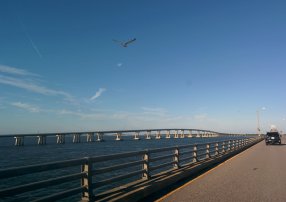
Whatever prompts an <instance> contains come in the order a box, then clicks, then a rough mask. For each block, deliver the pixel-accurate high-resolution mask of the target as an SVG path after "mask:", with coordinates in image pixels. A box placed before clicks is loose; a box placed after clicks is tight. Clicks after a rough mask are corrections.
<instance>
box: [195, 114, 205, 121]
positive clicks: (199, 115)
mask: <svg viewBox="0 0 286 202" xmlns="http://www.w3.org/2000/svg"><path fill="white" fill-rule="evenodd" d="M194 119H195V120H197V121H206V120H207V119H208V115H207V114H197V115H195V116H194Z"/></svg>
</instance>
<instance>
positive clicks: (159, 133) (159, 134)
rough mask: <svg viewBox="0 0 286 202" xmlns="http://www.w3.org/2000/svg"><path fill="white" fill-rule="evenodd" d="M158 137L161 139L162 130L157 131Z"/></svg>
mask: <svg viewBox="0 0 286 202" xmlns="http://www.w3.org/2000/svg"><path fill="white" fill-rule="evenodd" d="M156 139H161V131H157V133H156Z"/></svg>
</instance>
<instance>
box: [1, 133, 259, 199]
mask: <svg viewBox="0 0 286 202" xmlns="http://www.w3.org/2000/svg"><path fill="white" fill-rule="evenodd" d="M209 140H211V139H209ZM261 140H262V138H260V137H257V136H255V137H254V136H252V137H245V136H236V137H230V138H228V140H224V141H219V142H217V141H209V142H205V143H200V144H190V145H183V146H174V147H166V148H158V149H151V150H143V151H134V152H128V153H120V154H113V155H105V156H98V157H86V158H81V159H73V160H66V161H59V162H50V163H46V164H39V165H31V166H25V167H16V168H8V169H3V170H0V182H1V183H0V184H1V185H2V186H1V187H0V199H1V200H5V201H9V200H10V201H15V200H20V199H21V200H22V199H25V194H27V195H26V197H28V198H26V199H27V200H31V199H33V200H34V201H55V200H61V199H63V198H67V197H75V198H72V199H71V201H78V200H79V199H81V200H82V201H139V200H144V197H152V195H153V194H154V193H158V192H159V191H160V190H164V189H166V188H168V187H169V186H172V185H174V184H178V183H180V181H181V180H184V179H186V178H188V177H190V176H192V175H194V174H197V173H199V172H201V171H203V170H205V169H208V168H210V167H212V166H214V165H217V164H218V163H221V162H223V161H225V160H227V159H228V158H230V157H232V156H234V155H236V154H238V153H240V152H242V151H244V150H246V149H247V148H250V147H252V146H253V145H255V144H257V143H258V142H260V141H261ZM78 168H81V169H80V171H79V169H78ZM222 182H224V181H220V180H219V181H216V183H218V184H219V183H222ZM39 190H42V191H39ZM206 190H208V188H207V189H206ZM17 197H19V198H17ZM29 197H32V198H29ZM170 197H176V196H175V195H171V196H170ZM163 200H169V199H168V198H164V199H163ZM170 200H173V199H172V198H171V199H170ZM187 200H188V199H187Z"/></svg>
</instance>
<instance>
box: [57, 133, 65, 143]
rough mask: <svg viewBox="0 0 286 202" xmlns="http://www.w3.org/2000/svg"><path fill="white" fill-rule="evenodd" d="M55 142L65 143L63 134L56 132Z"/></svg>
mask: <svg viewBox="0 0 286 202" xmlns="http://www.w3.org/2000/svg"><path fill="white" fill-rule="evenodd" d="M56 136H57V144H65V135H63V134H57V135H56Z"/></svg>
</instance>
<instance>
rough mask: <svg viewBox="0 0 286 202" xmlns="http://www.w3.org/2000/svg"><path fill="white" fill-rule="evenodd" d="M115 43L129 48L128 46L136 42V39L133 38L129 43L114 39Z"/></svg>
mask: <svg viewBox="0 0 286 202" xmlns="http://www.w3.org/2000/svg"><path fill="white" fill-rule="evenodd" d="M113 41H114V42H116V43H119V44H120V45H121V46H123V47H124V48H127V46H128V44H130V43H132V42H134V41H136V38H133V39H131V40H129V41H125V42H124V41H118V40H115V39H113Z"/></svg>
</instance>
